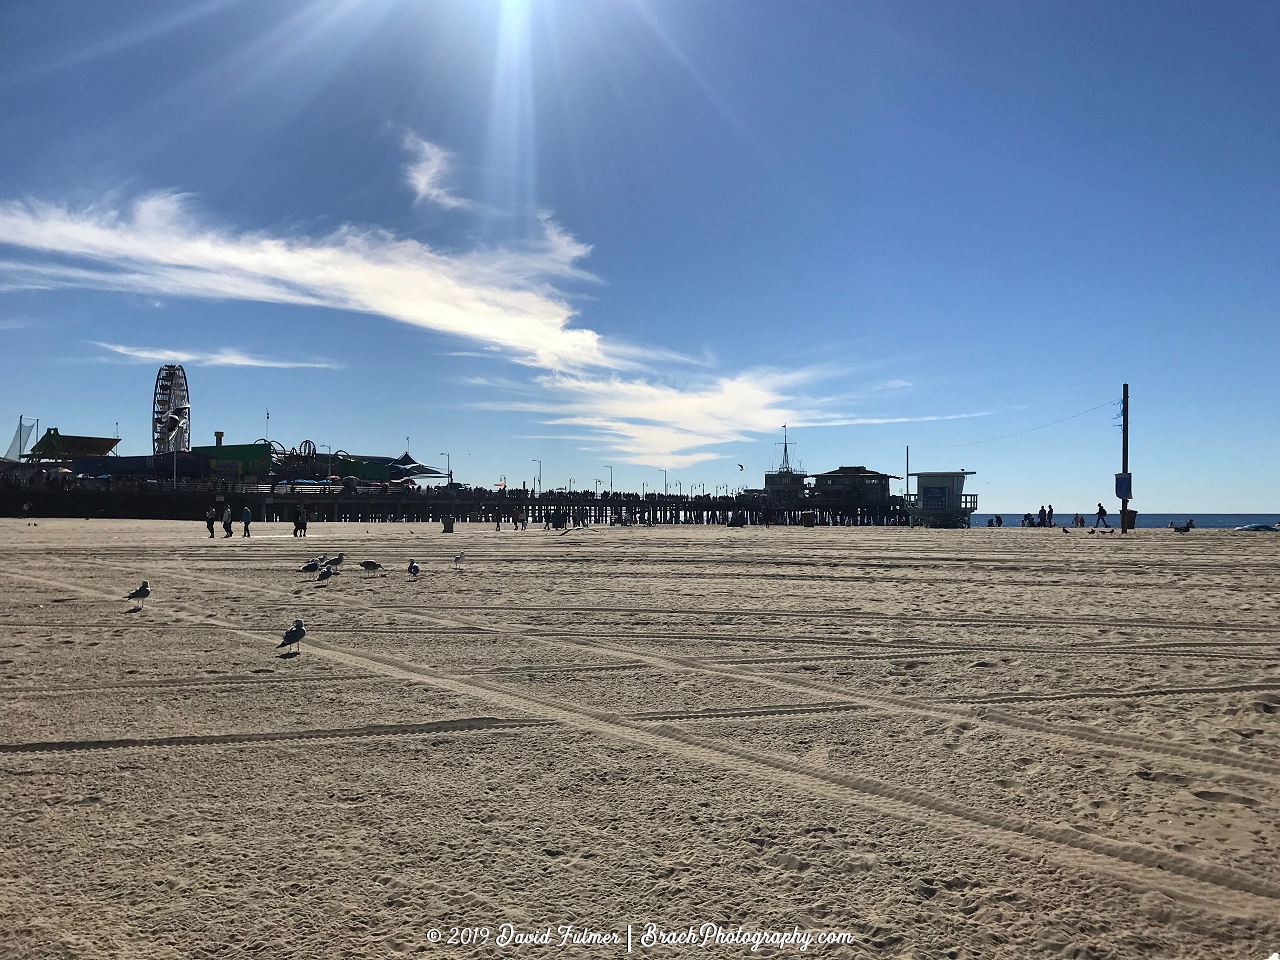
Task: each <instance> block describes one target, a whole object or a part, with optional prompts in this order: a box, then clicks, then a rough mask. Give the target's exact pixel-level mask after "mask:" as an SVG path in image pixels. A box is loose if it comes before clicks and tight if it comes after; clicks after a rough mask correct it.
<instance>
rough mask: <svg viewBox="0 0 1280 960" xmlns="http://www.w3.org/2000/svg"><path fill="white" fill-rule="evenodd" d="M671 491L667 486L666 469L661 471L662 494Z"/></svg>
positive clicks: (664, 494)
mask: <svg viewBox="0 0 1280 960" xmlns="http://www.w3.org/2000/svg"><path fill="white" fill-rule="evenodd" d="M670 492H671V491H670V490H669V489H668V487H667V471H665V470H663V471H662V495H663V496H664V497H665V496H666V495H667V494H668V493H670Z"/></svg>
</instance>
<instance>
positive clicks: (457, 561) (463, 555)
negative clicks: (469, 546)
mask: <svg viewBox="0 0 1280 960" xmlns="http://www.w3.org/2000/svg"><path fill="white" fill-rule="evenodd" d="M466 556H467V551H465V550H463V551H462V552H461V553H459V554H458V555H457V556H456V557H454V558H453V568H454V569H455V570H456V569H458V564H460V563H461V562H462V561H463V560H464V559H465V558H466Z"/></svg>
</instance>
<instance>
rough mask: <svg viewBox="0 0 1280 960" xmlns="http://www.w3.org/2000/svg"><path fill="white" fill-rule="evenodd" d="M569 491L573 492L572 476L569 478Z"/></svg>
mask: <svg viewBox="0 0 1280 960" xmlns="http://www.w3.org/2000/svg"><path fill="white" fill-rule="evenodd" d="M569 492H570V493H573V477H570V478H569Z"/></svg>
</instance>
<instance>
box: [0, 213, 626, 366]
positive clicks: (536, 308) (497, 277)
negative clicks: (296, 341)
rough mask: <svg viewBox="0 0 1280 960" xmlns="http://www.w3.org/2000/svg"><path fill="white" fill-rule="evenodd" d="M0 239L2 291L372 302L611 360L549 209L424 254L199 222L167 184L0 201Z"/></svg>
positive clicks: (377, 309)
mask: <svg viewBox="0 0 1280 960" xmlns="http://www.w3.org/2000/svg"><path fill="white" fill-rule="evenodd" d="M0 244H7V245H10V246H14V247H18V248H20V249H22V250H24V251H26V252H27V253H28V255H29V258H28V259H23V260H18V259H9V260H5V261H0V285H6V286H8V287H9V288H10V289H14V288H19V287H25V288H28V289H51V288H57V287H89V288H95V289H99V290H119V291H124V292H130V293H150V294H159V295H170V296H183V297H201V298H207V299H218V300H256V301H260V302H267V303H292V304H304V305H310V306H324V307H332V308H336V309H343V310H353V311H357V312H361V313H369V314H377V315H380V316H384V317H389V318H391V319H393V320H399V321H401V322H403V323H409V324H413V325H415V326H419V327H425V328H427V329H430V330H436V331H439V332H441V333H448V334H454V335H456V336H461V337H466V338H468V339H470V340H473V341H479V342H481V343H485V344H490V345H493V346H496V347H499V348H501V349H503V350H505V351H506V352H507V353H508V355H509V356H511V357H512V358H513V359H516V360H520V361H522V362H525V363H530V364H533V365H536V366H539V367H542V368H544V369H551V370H568V369H575V368H582V367H586V366H597V367H615V368H616V367H621V366H625V365H626V361H625V360H623V359H622V358H616V359H615V358H613V357H611V356H609V355H608V354H607V353H606V352H605V350H604V347H603V345H602V343H601V340H600V337H599V335H598V334H596V333H595V332H594V331H592V330H583V329H574V328H571V327H570V326H569V320H570V318H571V317H572V316H573V310H572V309H571V308H570V307H569V305H568V304H567V303H566V302H565V299H564V297H563V296H562V295H561V294H559V293H558V292H557V291H556V290H555V289H553V288H552V287H551V286H550V278H552V277H571V276H578V275H581V274H582V271H581V270H579V269H578V268H577V267H576V265H575V261H577V260H578V259H579V258H581V257H583V256H585V255H586V254H587V252H588V251H589V250H590V248H589V247H587V246H585V245H584V244H581V243H578V242H577V241H576V240H574V239H573V238H572V237H570V236H569V235H568V234H566V233H565V232H564V231H562V230H561V229H560V228H559V227H558V226H557V225H556V224H555V223H554V222H553V221H551V220H550V219H547V220H546V221H545V222H544V231H543V234H542V236H541V237H539V238H537V239H535V240H534V241H532V242H530V243H528V244H526V245H524V246H522V247H520V248H517V249H501V250H481V251H475V252H471V253H465V254H461V255H452V254H447V253H440V252H437V251H435V250H433V249H431V248H430V247H428V246H426V245H425V244H422V243H419V242H418V241H416V240H405V239H400V238H397V237H395V236H393V235H391V234H389V233H387V232H386V231H382V230H370V229H363V228H359V227H353V226H344V227H342V228H340V229H338V230H336V231H334V232H333V233H331V234H329V235H328V236H325V237H321V238H319V239H310V238H305V237H272V236H266V235H263V234H255V233H233V232H230V231H226V230H220V229H216V228H211V227H205V226H202V225H201V224H199V223H198V222H197V219H196V217H195V215H194V214H193V213H192V212H191V210H190V209H189V207H188V205H187V203H186V201H185V198H184V197H183V196H181V195H179V194H173V193H158V194H151V195H149V196H146V197H143V198H142V199H140V200H138V201H136V202H135V203H133V205H132V206H131V207H129V208H128V210H127V211H124V212H122V211H120V210H117V209H114V208H109V207H94V208H88V209H80V210H71V209H68V208H66V207H60V206H54V205H49V204H41V203H25V204H23V203H10V204H4V205H0Z"/></svg>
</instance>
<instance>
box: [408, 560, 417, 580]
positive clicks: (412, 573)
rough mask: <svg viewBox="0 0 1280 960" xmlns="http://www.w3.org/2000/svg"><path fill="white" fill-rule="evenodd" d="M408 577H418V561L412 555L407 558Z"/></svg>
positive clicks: (413, 578)
mask: <svg viewBox="0 0 1280 960" xmlns="http://www.w3.org/2000/svg"><path fill="white" fill-rule="evenodd" d="M409 579H410V580H416V579H418V561H417V560H415V559H413V557H410V558H409Z"/></svg>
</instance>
